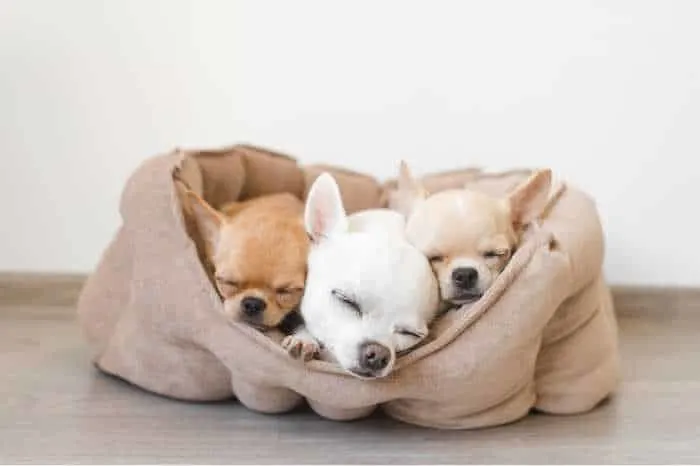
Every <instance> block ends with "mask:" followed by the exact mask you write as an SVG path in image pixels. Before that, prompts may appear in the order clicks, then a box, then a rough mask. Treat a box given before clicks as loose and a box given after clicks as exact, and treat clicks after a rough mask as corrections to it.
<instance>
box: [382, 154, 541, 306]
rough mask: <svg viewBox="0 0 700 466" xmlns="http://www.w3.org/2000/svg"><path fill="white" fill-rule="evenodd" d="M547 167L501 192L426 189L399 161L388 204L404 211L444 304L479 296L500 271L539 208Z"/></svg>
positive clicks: (409, 232)
mask: <svg viewBox="0 0 700 466" xmlns="http://www.w3.org/2000/svg"><path fill="white" fill-rule="evenodd" d="M551 178H552V176H551V171H550V170H549V169H546V170H539V171H536V172H535V173H534V174H532V175H531V176H530V177H529V178H528V179H527V180H526V181H524V182H523V183H521V184H520V185H519V186H518V187H516V188H515V189H514V190H513V191H512V192H510V193H509V194H507V195H506V196H504V197H502V198H498V197H493V196H490V195H487V194H485V193H482V192H478V191H476V190H471V189H468V188H466V187H465V188H463V189H449V190H445V191H441V192H437V193H435V194H432V195H430V194H428V192H427V191H426V189H425V188H424V187H423V186H422V184H421V183H420V182H419V181H417V180H416V179H415V178H413V176H412V175H411V172H410V170H409V168H408V165H407V164H406V163H405V162H402V163H401V168H400V174H399V179H398V183H397V190H396V192H395V193H394V196H393V198H392V200H391V201H390V205H389V207H390V208H393V209H395V210H397V211H400V212H401V213H402V214H404V215H405V216H406V236H407V238H408V240H409V241H410V242H411V243H412V244H413V245H414V246H416V247H417V248H418V249H419V250H420V251H422V252H423V254H425V255H426V257H428V259H429V261H430V264H431V265H432V267H433V270H434V271H435V275H436V276H437V279H438V282H439V284H440V294H441V298H442V300H443V305H445V304H446V305H447V307H449V306H450V305H462V304H466V303H469V302H472V301H475V300H477V299H479V298H480V297H481V296H482V295H483V294H484V293H485V292H486V290H487V289H488V288H489V287H490V286H491V285H492V284H493V282H494V280H495V279H496V277H497V276H498V275H499V274H500V273H501V272H502V271H503V269H504V268H505V266H506V265H507V263H508V261H509V260H510V258H511V256H512V254H513V252H514V250H515V248H516V246H517V245H518V243H519V241H520V234H521V232H522V229H523V227H524V226H526V225H527V224H528V223H530V222H531V221H532V220H534V219H535V218H536V217H537V216H538V215H539V214H540V213H541V212H542V210H543V209H544V206H545V204H546V202H547V198H548V195H549V191H550V188H551Z"/></svg>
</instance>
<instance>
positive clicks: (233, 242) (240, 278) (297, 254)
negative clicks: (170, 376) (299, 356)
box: [187, 191, 309, 330]
mask: <svg viewBox="0 0 700 466" xmlns="http://www.w3.org/2000/svg"><path fill="white" fill-rule="evenodd" d="M187 195H188V197H189V199H190V201H191V205H192V211H193V215H194V218H195V221H196V223H197V227H198V229H199V232H200V235H201V237H202V239H203V241H204V247H205V254H206V257H207V259H208V260H209V261H210V262H211V264H212V265H213V268H214V278H215V281H216V287H217V289H218V290H219V293H220V294H221V296H222V298H223V300H224V312H225V313H226V315H227V317H229V318H231V319H232V320H235V321H241V322H245V323H247V324H249V325H251V326H253V327H255V328H257V329H259V330H267V329H271V328H275V327H278V326H280V325H281V324H282V323H283V321H284V320H285V319H286V318H287V317H289V316H290V315H291V314H293V313H294V311H295V310H296V309H297V307H298V305H299V302H300V300H301V297H302V295H303V291H304V282H305V279H306V258H307V255H308V250H309V239H308V236H307V234H306V230H305V229H304V221H303V211H304V204H303V203H302V201H301V200H299V199H297V198H296V197H295V196H293V195H292V194H287V193H282V194H271V195H267V196H261V197H258V198H254V199H250V200H247V201H243V202H233V203H229V204H226V205H224V206H223V207H222V208H221V211H217V210H215V209H214V208H212V207H211V206H210V205H209V204H208V203H207V202H205V201H204V200H203V199H202V198H201V197H199V196H198V195H197V194H195V193H194V192H192V191H188V192H187Z"/></svg>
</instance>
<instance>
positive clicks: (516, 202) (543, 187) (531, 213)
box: [508, 169, 552, 226]
mask: <svg viewBox="0 0 700 466" xmlns="http://www.w3.org/2000/svg"><path fill="white" fill-rule="evenodd" d="M551 188H552V171H551V170H550V169H544V170H537V171H536V172H535V173H533V174H532V175H531V176H530V177H529V178H528V179H527V180H525V181H524V182H523V183H521V184H520V185H519V186H518V187H517V188H515V189H514V190H513V191H512V192H511V193H510V194H509V195H508V205H509V207H510V216H511V221H512V222H513V225H515V226H522V225H526V224H528V223H530V222H532V221H533V220H535V219H536V218H537V217H538V216H539V215H540V214H541V213H542V212H543V211H544V208H545V207H546V205H547V199H548V197H549V191H550V189H551Z"/></svg>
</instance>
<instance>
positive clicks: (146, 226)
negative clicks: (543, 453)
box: [78, 145, 619, 429]
mask: <svg viewBox="0 0 700 466" xmlns="http://www.w3.org/2000/svg"><path fill="white" fill-rule="evenodd" d="M326 170H327V171H329V172H331V173H332V174H333V175H334V176H335V177H336V179H337V181H338V184H339V186H340V189H341V193H342V195H343V199H344V203H345V207H346V209H347V211H348V212H349V213H352V212H355V211H358V210H361V209H366V208H371V207H378V206H382V205H385V204H386V202H387V200H388V199H390V196H391V194H392V189H393V187H394V185H395V184H394V182H393V181H389V182H386V183H380V182H378V181H377V180H376V179H374V178H373V177H371V176H367V175H362V174H358V173H354V172H351V171H348V170H344V169H338V168H334V167H327V166H301V165H300V164H298V163H297V162H296V161H295V160H294V159H293V158H292V157H289V156H287V155H283V154H279V153H275V152H272V151H269V150H265V149H262V148H258V147H253V146H247V145H237V146H233V147H230V148H225V149H221V150H212V151H194V150H192V151H190V150H175V151H173V152H171V153H168V154H164V155H161V156H157V157H153V158H151V159H149V160H147V161H146V162H144V163H143V164H142V165H141V166H140V167H139V168H138V169H137V170H136V171H135V173H134V174H133V175H132V176H131V177H130V179H129V180H128V182H127V184H126V187H125V189H124V191H123V195H122V197H121V201H120V213H121V218H122V224H121V226H120V228H119V229H118V231H117V232H116V235H115V237H114V238H113V240H112V241H111V243H110V244H109V246H108V248H107V249H106V251H105V252H104V254H103V256H102V258H101V261H100V263H99V265H98V267H97V268H96V270H95V271H94V273H93V274H92V275H91V276H90V277H89V278H88V280H87V282H86V284H85V286H84V289H83V291H82V293H81V296H80V299H79V302H78V316H79V321H80V323H81V326H82V328H83V330H84V335H85V337H86V339H87V341H88V343H89V346H90V348H91V351H92V355H93V358H94V362H95V365H96V366H97V367H98V368H99V369H100V370H102V371H104V372H106V373H109V374H112V375H115V376H118V377H120V378H122V379H125V380H127V381H129V382H131V383H132V384H135V385H137V386H139V387H142V388H144V389H146V390H148V391H151V392H155V393H158V394H161V395H165V396H168V397H172V398H176V399H182V400H200V401H205V400H209V401H213V400H222V399H227V398H231V397H235V398H237V399H238V400H239V401H240V402H241V403H242V404H243V405H245V406H247V407H248V408H250V409H252V410H256V411H260V412H266V413H280V412H285V411H289V410H292V409H293V408H295V407H296V406H298V405H299V404H301V403H303V401H304V400H306V402H308V404H309V406H310V407H311V408H312V409H313V410H314V411H316V412H317V413H318V414H320V415H321V416H324V417H326V418H331V419H337V420H349V419H356V418H360V417H364V416H367V415H369V414H370V413H371V412H372V411H374V410H375V409H376V408H378V407H379V408H381V409H382V410H383V411H384V412H385V413H386V414H387V415H389V416H391V417H393V418H396V419H400V420H402V421H405V422H408V423H413V424H417V425H422V426H429V427H435V428H443V429H463V428H476V427H484V426H492V425H498V424H503V423H507V422H511V421H514V420H516V419H519V418H521V417H523V416H525V415H526V414H527V413H528V412H530V411H531V410H532V409H536V410H539V411H543V412H546V413H554V414H573V413H581V412H585V411H587V410H590V409H592V408H593V407H595V406H596V405H597V404H598V403H599V402H601V400H603V399H605V398H606V397H608V396H609V395H610V394H611V393H613V392H614V390H615V389H616V387H617V385H618V380H619V358H618V349H617V325H616V320H615V316H614V312H613V306H612V302H611V297H610V292H609V289H608V287H607V286H606V284H605V282H604V279H603V274H602V271H601V267H602V260H603V250H604V244H603V233H602V229H601V224H600V222H599V218H598V215H597V212H596V208H595V205H594V203H593V201H592V200H591V199H590V198H589V197H588V196H587V195H586V194H584V193H582V192H581V191H579V190H577V189H575V188H572V187H570V186H567V188H566V189H564V190H560V192H558V196H555V197H553V198H552V201H551V203H550V206H549V207H550V208H549V210H548V212H546V214H545V215H544V216H543V218H542V219H541V221H540V222H538V223H537V224H534V225H532V226H531V227H530V228H529V229H528V230H527V232H526V234H525V237H524V240H523V242H522V244H521V246H520V247H519V249H518V250H517V252H516V253H515V254H514V256H513V258H512V260H511V262H510V264H509V265H508V266H507V268H506V270H505V271H504V272H503V273H502V274H501V276H500V277H499V278H498V279H497V281H496V283H495V284H494V285H493V286H492V287H491V288H490V289H489V291H488V292H487V293H486V294H485V295H484V296H483V298H481V299H480V300H479V301H478V302H476V303H475V304H473V305H471V307H468V308H467V307H465V308H463V309H458V310H454V311H450V312H449V313H448V314H447V315H446V316H444V317H442V318H440V319H439V320H438V321H436V323H435V325H434V327H433V331H432V332H431V333H432V337H431V339H430V341H428V342H427V343H425V344H423V345H422V346H420V347H418V348H417V349H415V350H414V351H412V352H410V353H408V354H406V355H404V356H401V357H400V358H399V359H398V361H397V365H396V369H395V371H394V372H393V373H392V374H391V375H390V376H388V377H386V378H383V379H378V380H371V381H366V380H360V379H356V378H354V377H352V376H350V375H347V374H345V373H344V372H343V371H342V370H341V369H340V367H338V366H337V365H336V364H334V363H332V362H329V361H324V360H314V361H311V362H308V363H303V362H301V361H297V360H293V359H291V358H290V357H289V356H288V355H287V353H286V352H285V351H284V350H283V349H282V348H281V347H280V345H279V341H280V340H281V338H282V335H281V334H279V333H277V332H270V333H268V334H263V333H260V332H258V331H257V330H254V329H252V328H250V327H248V326H246V325H245V324H237V323H229V322H228V321H226V319H225V318H224V316H223V312H222V302H221V299H220V297H219V295H218V294H217V292H216V290H215V288H214V286H213V284H212V282H211V273H210V272H211V271H210V270H208V267H207V266H206V262H204V261H203V254H202V252H201V251H202V248H201V242H200V240H199V239H198V237H197V234H196V227H195V226H194V223H193V220H192V218H191V216H190V212H189V210H188V208H187V204H186V203H185V202H184V198H183V197H182V193H183V189H185V188H188V189H192V190H194V191H195V192H197V193H199V194H201V195H202V196H203V197H204V198H205V199H206V200H207V201H209V202H210V203H212V205H213V206H215V207H217V206H220V205H221V204H223V203H225V202H227V201H231V200H236V199H246V198H251V197H254V196H259V195H263V194H268V193H273V192H281V191H286V192H290V193H293V194H296V195H297V196H299V197H300V198H302V199H303V198H304V196H305V194H306V192H307V190H308V188H309V187H310V185H311V183H312V182H313V180H314V179H315V178H316V177H317V176H318V175H319V174H320V173H321V172H323V171H326ZM529 173H530V171H528V170H520V171H513V172H508V173H502V174H486V173H482V172H481V171H480V170H478V169H467V170H462V171H455V172H450V173H442V174H435V175H430V176H426V177H424V179H423V182H424V183H425V185H426V187H427V188H428V189H429V190H431V191H438V190H440V189H445V188H451V187H457V186H463V185H464V184H465V183H469V184H470V185H471V186H472V187H474V188H475V189H483V190H485V191H489V192H493V193H504V192H506V191H507V190H508V189H510V188H512V187H513V186H514V185H515V184H516V183H517V182H519V181H522V180H523V179H525V177H526V176H527V175H528V174H529ZM222 409H225V408H222Z"/></svg>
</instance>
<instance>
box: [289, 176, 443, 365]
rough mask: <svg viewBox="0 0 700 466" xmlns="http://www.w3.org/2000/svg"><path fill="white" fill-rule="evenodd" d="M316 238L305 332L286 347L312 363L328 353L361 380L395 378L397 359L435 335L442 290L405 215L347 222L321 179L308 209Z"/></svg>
mask: <svg viewBox="0 0 700 466" xmlns="http://www.w3.org/2000/svg"><path fill="white" fill-rule="evenodd" d="M304 220H305V226H306V231H307V232H308V234H309V237H310V238H311V243H312V244H311V249H310V253H309V258H308V273H307V279H306V289H305V292H304V296H303V298H302V302H301V314H302V317H303V320H304V322H305V326H303V327H300V328H298V329H297V331H296V332H295V333H294V334H292V335H290V336H288V337H287V338H285V340H283V342H282V344H283V346H284V347H285V348H286V349H287V350H288V352H289V353H290V354H291V355H292V356H294V357H301V358H303V359H309V358H311V357H313V355H314V354H316V353H317V352H318V351H319V349H320V348H321V346H322V347H324V348H325V349H327V350H328V352H329V353H330V355H331V356H333V358H335V360H336V361H337V362H338V363H339V364H340V366H341V367H343V368H344V369H345V370H346V371H347V372H349V373H350V374H352V375H354V376H356V377H359V378H377V377H384V376H386V375H388V374H389V373H390V372H391V371H392V369H393V367H394V363H395V361H396V355H397V353H400V352H402V351H406V350H408V349H410V348H412V347H414V346H416V345H417V344H418V343H419V342H420V341H421V340H423V339H424V338H425V337H426V336H427V334H428V324H429V323H430V322H431V320H432V319H433V318H434V317H435V315H436V312H437V308H438V296H439V295H438V287H437V282H436V280H435V276H434V275H433V273H432V270H431V268H430V264H429V263H428V260H427V259H426V258H425V256H424V255H423V254H422V253H421V252H420V251H419V250H418V249H416V248H415V247H413V246H411V245H410V244H409V243H408V242H407V241H406V238H405V235H404V229H405V221H404V218H403V216H402V215H401V214H399V213H397V212H393V211H391V210H388V209H373V210H367V211H363V212H359V213H356V214H353V215H350V216H347V215H346V212H345V209H344V207H343V202H342V199H341V196H340V191H339V189H338V185H337V184H336V182H335V180H334V179H333V177H332V176H331V175H330V174H327V173H324V174H322V175H321V176H319V177H318V178H317V179H316V181H315V182H314V184H313V185H312V187H311V189H310V191H309V195H308V198H307V201H306V206H305V212H304Z"/></svg>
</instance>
